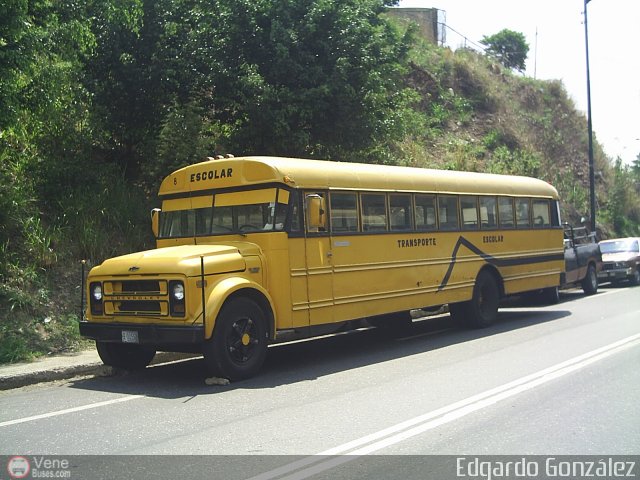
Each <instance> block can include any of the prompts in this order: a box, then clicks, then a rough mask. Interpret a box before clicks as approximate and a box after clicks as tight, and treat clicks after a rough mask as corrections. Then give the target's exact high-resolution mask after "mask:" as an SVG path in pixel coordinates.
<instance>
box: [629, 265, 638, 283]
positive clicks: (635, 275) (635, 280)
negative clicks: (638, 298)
mask: <svg viewBox="0 0 640 480" xmlns="http://www.w3.org/2000/svg"><path fill="white" fill-rule="evenodd" d="M629 283H630V284H631V285H633V286H637V285H640V268H636V269H635V270H634V272H633V275H631V277H630V278H629Z"/></svg>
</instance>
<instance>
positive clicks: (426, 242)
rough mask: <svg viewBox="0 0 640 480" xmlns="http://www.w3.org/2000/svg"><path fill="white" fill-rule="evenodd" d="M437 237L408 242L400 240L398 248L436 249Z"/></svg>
mask: <svg viewBox="0 0 640 480" xmlns="http://www.w3.org/2000/svg"><path fill="white" fill-rule="evenodd" d="M435 246H436V239H435V237H423V238H410V239H406V240H398V248H411V247H435Z"/></svg>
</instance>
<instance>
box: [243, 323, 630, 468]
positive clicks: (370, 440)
mask: <svg viewBox="0 0 640 480" xmlns="http://www.w3.org/2000/svg"><path fill="white" fill-rule="evenodd" d="M637 345H640V334H636V335H632V336H630V337H627V338H624V339H622V340H619V341H617V342H614V343H611V344H609V345H606V346H604V347H601V348H598V349H596V350H592V351H590V352H587V353H585V354H583V355H579V356H577V357H574V358H571V359H569V360H567V361H565V362H561V363H558V364H556V365H553V366H551V367H549V368H545V369H543V370H540V371H538V372H536V373H533V374H531V375H527V376H524V377H522V378H519V379H517V380H514V381H512V382H509V383H506V384H504V385H501V386H499V387H496V388H492V389H490V390H487V391H485V392H482V393H480V394H478V395H473V396H471V397H468V398H466V399H464V400H461V401H459V402H455V403H452V404H450V405H447V406H445V407H442V408H439V409H437V410H433V411H431V412H428V413H425V414H423V415H420V416H417V417H415V418H412V419H409V420H406V421H404V422H401V423H398V424H396V425H393V426H391V427H388V428H385V429H383V430H380V431H378V432H374V433H372V434H370V435H366V436H364V437H361V438H358V439H355V440H353V441H351V442H348V443H345V444H343V445H339V446H337V447H334V448H331V449H329V450H325V451H323V452H320V453H318V454H316V455H312V456H309V457H306V458H303V459H300V460H298V461H296V462H292V463H289V464H286V465H283V466H281V467H279V468H276V469H274V470H270V471H268V472H264V473H261V474H259V475H257V476H254V477H251V478H250V479H249V480H270V479H275V478H279V479H280V480H301V479H304V478H308V477H310V476H313V475H316V474H318V473H320V472H324V471H326V470H329V469H331V468H334V467H336V466H338V465H341V464H343V463H347V462H351V461H353V460H355V459H357V458H359V457H361V456H363V455H368V454H371V453H374V452H376V451H378V450H381V449H383V448H386V447H389V446H391V445H394V444H396V443H400V442H402V441H405V440H407V439H409V438H411V437H414V436H416V435H420V434H422V433H424V432H426V431H428V430H431V429H434V428H436V427H439V426H441V425H444V424H446V423H449V422H452V421H454V420H457V419H459V418H462V417H465V416H467V415H469V414H471V413H473V412H476V411H478V410H481V409H483V408H486V407H488V406H491V405H494V404H496V403H498V402H500V401H502V400H505V399H507V398H510V397H513V396H515V395H518V394H520V393H522V392H525V391H527V390H531V389H533V388H535V387H538V386H540V385H543V384H545V383H547V382H550V381H552V380H555V379H557V378H560V377H563V376H565V375H568V374H570V373H572V372H574V371H576V370H579V369H581V368H584V367H586V366H588V365H590V364H592V363H595V362H598V361H600V360H603V359H605V358H607V357H609V356H611V355H615V354H616V353H619V352H622V351H624V350H627V349H629V348H632V347H635V346H637ZM336 455H338V456H336ZM327 457H330V458H327ZM292 472H295V473H292ZM287 474H291V475H287ZM283 475H286V476H283Z"/></svg>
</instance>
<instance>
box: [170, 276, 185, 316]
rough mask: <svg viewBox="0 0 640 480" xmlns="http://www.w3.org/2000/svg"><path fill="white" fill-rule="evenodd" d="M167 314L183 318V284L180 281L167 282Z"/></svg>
mask: <svg viewBox="0 0 640 480" xmlns="http://www.w3.org/2000/svg"><path fill="white" fill-rule="evenodd" d="M169 314H170V315H171V316H172V317H184V316H185V305H184V283H182V282H181V281H180V280H171V281H170V282H169Z"/></svg>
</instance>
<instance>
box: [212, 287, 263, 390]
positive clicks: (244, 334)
mask: <svg viewBox="0 0 640 480" xmlns="http://www.w3.org/2000/svg"><path fill="white" fill-rule="evenodd" d="M254 292H255V293H254ZM264 302H267V305H268V301H267V300H266V299H265V298H264V297H262V295H261V294H260V292H257V291H256V290H253V289H243V290H239V291H237V292H234V293H233V294H232V295H230V296H229V297H228V298H227V299H226V300H225V301H224V304H223V305H222V307H221V308H220V311H219V312H218V315H217V317H216V323H215V326H214V329H213V334H212V336H211V338H209V339H208V340H206V341H205V342H204V345H203V354H204V360H205V365H206V367H207V370H208V371H209V373H210V374H212V375H216V376H221V377H224V378H228V379H229V380H232V381H234V380H242V379H245V378H249V377H252V376H254V375H255V374H256V373H257V372H258V371H259V370H260V368H261V367H262V364H263V363H264V360H265V358H266V354H267V346H268V344H269V334H270V333H269V332H270V331H271V330H272V327H271V326H270V319H269V317H270V316H271V317H273V315H272V314H271V315H270V314H269V313H268V311H269V310H270V309H269V308H265V303H264Z"/></svg>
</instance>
